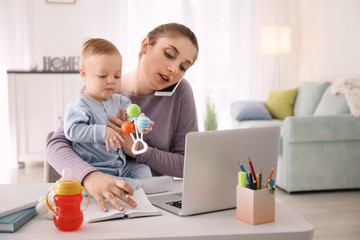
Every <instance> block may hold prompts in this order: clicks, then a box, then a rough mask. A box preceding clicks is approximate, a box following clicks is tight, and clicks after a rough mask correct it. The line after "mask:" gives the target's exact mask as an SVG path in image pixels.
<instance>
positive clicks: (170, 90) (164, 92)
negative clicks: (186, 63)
mask: <svg viewBox="0 0 360 240" xmlns="http://www.w3.org/2000/svg"><path fill="white" fill-rule="evenodd" d="M180 82H181V80H180V81H178V82H177V83H175V84H174V85H171V86H170V87H167V88H164V89H161V90H157V91H155V93H154V94H155V96H167V97H170V96H171V95H173V93H174V92H175V90H176V88H177V87H178V86H179V84H180Z"/></svg>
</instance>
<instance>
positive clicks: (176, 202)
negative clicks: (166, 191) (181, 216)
mask: <svg viewBox="0 0 360 240" xmlns="http://www.w3.org/2000/svg"><path fill="white" fill-rule="evenodd" d="M166 204H169V205H170V206H173V207H176V208H180V209H181V205H182V200H179V201H174V202H167V203H166Z"/></svg>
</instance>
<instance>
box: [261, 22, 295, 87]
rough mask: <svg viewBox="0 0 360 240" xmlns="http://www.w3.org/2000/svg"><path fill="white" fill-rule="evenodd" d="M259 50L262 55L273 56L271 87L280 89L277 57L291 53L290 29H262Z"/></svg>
mask: <svg viewBox="0 0 360 240" xmlns="http://www.w3.org/2000/svg"><path fill="white" fill-rule="evenodd" d="M261 49H262V52H263V53H264V54H271V55H275V62H274V79H273V81H274V82H273V84H274V85H273V86H274V87H275V88H280V86H281V81H280V72H279V69H280V67H279V56H280V55H284V54H289V53H291V28H290V27H287V26H266V27H262V29H261Z"/></svg>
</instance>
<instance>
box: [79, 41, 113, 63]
mask: <svg viewBox="0 0 360 240" xmlns="http://www.w3.org/2000/svg"><path fill="white" fill-rule="evenodd" d="M103 54H107V55H111V54H120V52H119V50H118V49H117V47H115V45H114V44H113V43H112V42H110V41H108V40H106V39H102V38H91V39H89V40H87V41H86V42H85V43H84V45H83V48H82V52H81V63H80V64H81V66H83V64H84V60H85V59H86V58H88V57H90V56H93V55H103Z"/></svg>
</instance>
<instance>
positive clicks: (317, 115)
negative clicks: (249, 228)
mask: <svg viewBox="0 0 360 240" xmlns="http://www.w3.org/2000/svg"><path fill="white" fill-rule="evenodd" d="M331 86H332V84H331V83H330V82H323V83H317V82H303V83H302V84H300V85H299V87H298V88H296V89H287V90H270V92H269V96H268V99H267V101H266V102H261V101H237V102H233V103H232V104H231V110H232V111H231V115H232V128H244V127H246V128H248V127H261V126H270V125H277V126H281V138H280V149H279V160H278V166H277V177H276V185H277V186H278V187H280V188H281V189H283V190H285V191H287V192H289V193H291V192H301V191H318V190H336V189H355V188H360V117H355V116H353V114H351V111H350V109H349V106H348V104H347V99H346V98H345V96H344V94H333V92H332V91H331ZM274 99H275V100H274ZM276 108H278V109H276Z"/></svg>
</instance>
